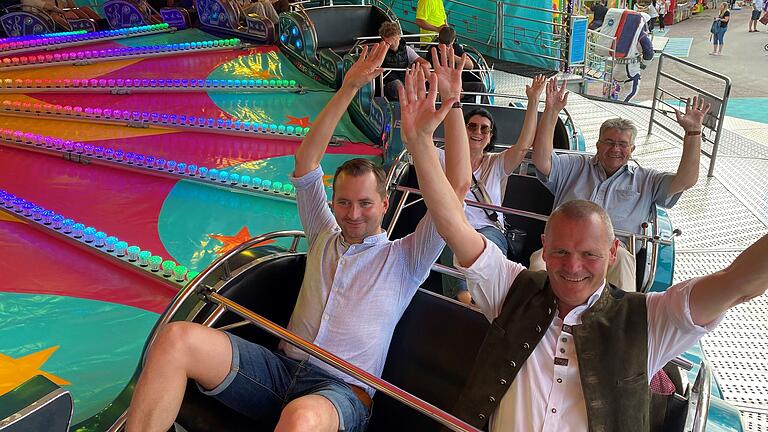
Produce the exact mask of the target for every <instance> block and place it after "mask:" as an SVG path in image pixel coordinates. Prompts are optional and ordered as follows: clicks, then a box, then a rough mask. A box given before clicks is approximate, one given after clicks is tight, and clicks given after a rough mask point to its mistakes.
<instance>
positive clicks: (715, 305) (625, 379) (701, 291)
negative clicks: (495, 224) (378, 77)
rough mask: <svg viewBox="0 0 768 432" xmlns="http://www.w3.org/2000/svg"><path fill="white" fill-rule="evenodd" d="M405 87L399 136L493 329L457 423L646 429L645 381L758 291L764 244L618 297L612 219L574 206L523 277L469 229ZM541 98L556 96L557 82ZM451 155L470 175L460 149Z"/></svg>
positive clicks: (767, 277)
mask: <svg viewBox="0 0 768 432" xmlns="http://www.w3.org/2000/svg"><path fill="white" fill-rule="evenodd" d="M407 78H411V77H410V76H408V77H407ZM409 81H410V80H409ZM421 85H423V84H421ZM553 87H554V89H553ZM405 88H406V89H407V90H408V91H407V92H406V91H404V92H403V93H401V97H400V99H401V100H400V104H401V112H402V120H401V133H402V134H403V142H405V143H406V145H407V146H408V150H409V151H410V152H411V155H412V156H413V159H414V163H415V165H416V171H417V173H418V176H419V180H420V181H419V184H420V186H421V192H422V194H423V197H424V201H425V202H426V204H427V207H428V208H429V210H430V212H431V214H432V215H433V217H434V219H435V223H436V225H437V228H438V231H439V232H440V234H441V235H442V236H443V237H444V238H445V240H446V242H447V244H448V245H449V246H450V247H451V249H453V251H454V254H455V262H456V264H457V266H458V268H459V269H460V270H461V271H462V272H464V273H465V275H466V277H467V283H468V285H469V290H470V292H471V293H472V297H473V298H474V299H475V302H476V303H477V306H478V307H479V308H480V310H481V311H482V312H483V314H485V316H486V317H487V318H488V320H489V321H491V322H492V324H491V326H490V328H489V330H488V333H487V334H486V337H485V339H484V341H483V344H482V346H481V348H480V352H479V353H478V355H477V357H476V362H475V365H474V366H473V369H472V373H471V375H470V379H469V382H468V384H467V386H466V388H465V389H464V391H463V392H462V395H461V396H460V398H459V401H458V403H457V406H456V407H455V409H454V410H453V412H454V414H455V415H457V416H458V417H460V418H462V419H464V420H465V421H467V422H469V423H471V424H473V425H474V426H476V427H479V428H482V427H485V426H486V425H487V424H488V423H489V422H490V430H491V431H502V430H504V431H507V430H520V431H583V430H590V431H647V430H650V428H651V427H650V424H649V421H650V419H649V399H650V397H649V381H650V378H651V377H652V376H653V375H654V374H656V372H658V371H659V370H660V369H661V368H662V367H663V366H664V365H665V364H666V363H667V362H668V361H669V360H671V359H673V358H674V357H675V356H677V355H678V354H680V353H682V352H683V351H685V350H686V349H688V348H689V347H690V346H691V345H693V344H694V343H695V342H696V341H697V340H698V339H699V338H700V337H701V336H702V335H703V334H705V333H706V332H707V331H710V330H712V329H713V328H714V327H715V326H716V325H717V323H718V322H719V321H720V319H721V318H722V316H723V314H724V313H725V312H726V311H727V310H728V309H729V308H730V307H732V306H735V305H737V304H739V303H742V302H744V301H748V300H749V299H752V298H754V297H756V296H759V295H761V294H763V293H764V292H765V291H766V288H768V266H766V265H765V262H764V257H765V256H768V236H764V237H763V238H761V239H760V240H758V241H757V242H756V243H755V244H753V245H752V246H750V247H749V248H748V249H746V250H745V251H744V252H743V253H742V254H741V255H739V256H738V257H737V258H736V260H735V261H734V262H733V263H732V264H731V265H730V266H729V267H728V268H726V269H724V270H721V271H719V272H717V273H714V274H711V275H708V276H704V277H700V278H695V279H692V280H688V281H685V282H682V283H679V284H677V285H675V286H673V287H671V288H669V289H668V290H667V291H666V292H663V293H650V294H641V293H628V292H622V291H621V290H618V289H616V288H615V287H613V286H610V285H607V284H606V283H605V277H606V273H607V269H608V266H609V264H611V263H612V262H613V261H614V260H615V259H616V250H617V248H618V247H619V243H618V240H616V239H615V237H614V234H613V228H612V225H611V220H610V218H609V217H608V215H607V214H606V212H605V211H604V210H603V209H602V208H601V207H600V206H599V205H597V204H595V203H594V202H591V201H585V200H576V201H570V202H567V203H564V204H563V205H561V206H560V207H558V208H557V209H556V210H555V211H554V212H553V213H552V215H551V216H550V217H549V220H548V222H547V225H546V228H545V231H544V234H543V235H542V242H543V244H544V259H545V260H546V263H547V269H548V270H547V272H544V271H541V272H531V271H528V270H526V269H525V268H524V267H523V266H522V265H520V264H518V263H515V262H511V261H509V260H507V259H506V257H505V255H504V254H503V253H502V252H501V251H500V250H499V249H498V248H497V247H496V246H495V245H494V244H493V243H491V242H486V241H485V240H484V237H483V236H482V235H480V234H479V233H477V231H475V230H474V229H473V228H472V227H471V226H470V225H469V223H468V222H467V220H466V217H465V216H464V209H463V207H462V203H461V202H460V200H459V199H457V198H456V195H455V194H454V192H453V189H452V188H451V187H450V184H449V183H448V181H447V180H446V177H445V175H444V174H443V172H442V169H441V167H440V162H439V161H438V159H437V156H436V153H435V151H434V149H433V143H432V137H431V136H426V135H425V134H423V133H420V132H419V131H418V130H417V129H416V125H417V122H418V119H416V118H414V116H413V115H412V114H411V111H412V110H415V109H414V108H413V106H417V107H418V106H420V104H423V103H424V98H425V97H424V94H423V92H418V91H417V89H418V88H420V84H419V83H418V82H416V83H415V84H414V83H412V82H406V85H405ZM547 97H548V98H551V97H563V94H562V93H558V91H557V89H556V83H552V85H550V87H549V88H548V89H547ZM690 110H692V108H690V107H689V108H688V109H687V110H686V114H688V111H690ZM453 157H457V158H459V159H458V160H452V161H450V162H451V163H452V164H457V166H459V165H460V166H463V167H465V169H464V171H465V172H466V173H465V175H466V176H467V177H469V175H470V164H469V152H468V149H465V151H464V152H457V153H455V154H454V156H453Z"/></svg>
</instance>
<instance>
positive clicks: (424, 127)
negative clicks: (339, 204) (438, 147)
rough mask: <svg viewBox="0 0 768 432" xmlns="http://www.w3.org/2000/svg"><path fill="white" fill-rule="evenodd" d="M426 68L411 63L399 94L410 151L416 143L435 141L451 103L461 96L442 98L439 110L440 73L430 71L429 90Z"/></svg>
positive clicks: (402, 125) (401, 119)
mask: <svg viewBox="0 0 768 432" xmlns="http://www.w3.org/2000/svg"><path fill="white" fill-rule="evenodd" d="M426 83H427V79H426V78H425V75H424V70H423V69H422V68H420V67H418V66H417V65H415V64H414V65H413V66H411V67H410V68H409V69H408V71H406V73H405V86H404V87H400V89H398V91H399V94H400V134H401V135H402V139H403V142H404V143H405V145H406V147H408V150H410V151H411V152H413V151H414V149H413V146H416V145H421V144H425V145H426V144H428V145H429V146H430V147H431V146H432V145H433V143H432V135H433V134H434V133H435V129H437V127H438V126H439V125H440V123H442V122H443V119H445V116H446V115H448V111H449V110H450V109H451V106H452V105H453V104H454V103H455V102H458V101H459V99H458V97H453V98H451V99H447V100H443V101H442V106H440V108H439V109H437V108H435V101H436V100H437V75H436V74H435V73H434V72H433V73H431V74H429V92H427V87H426Z"/></svg>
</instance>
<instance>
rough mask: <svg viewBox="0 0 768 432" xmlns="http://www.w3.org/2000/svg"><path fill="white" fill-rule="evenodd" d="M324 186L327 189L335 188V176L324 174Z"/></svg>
mask: <svg viewBox="0 0 768 432" xmlns="http://www.w3.org/2000/svg"><path fill="white" fill-rule="evenodd" d="M323 184H324V185H325V186H327V187H333V174H324V175H323Z"/></svg>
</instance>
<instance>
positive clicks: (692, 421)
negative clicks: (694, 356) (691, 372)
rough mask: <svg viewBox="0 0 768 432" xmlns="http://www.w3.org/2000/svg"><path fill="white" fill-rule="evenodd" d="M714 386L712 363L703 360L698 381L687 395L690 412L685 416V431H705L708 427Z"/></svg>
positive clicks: (697, 376) (697, 377)
mask: <svg viewBox="0 0 768 432" xmlns="http://www.w3.org/2000/svg"><path fill="white" fill-rule="evenodd" d="M711 386H712V365H710V364H709V362H708V361H706V360H703V361H702V362H701V367H700V369H699V373H698V374H697V375H696V381H694V383H693V387H691V388H689V390H690V392H686V393H688V394H687V395H686V396H688V397H687V399H688V413H687V414H686V418H685V426H683V431H684V432H704V431H705V430H706V429H707V417H708V415H709V401H710V399H711V397H712V395H711Z"/></svg>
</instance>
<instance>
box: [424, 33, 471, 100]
mask: <svg viewBox="0 0 768 432" xmlns="http://www.w3.org/2000/svg"><path fill="white" fill-rule="evenodd" d="M466 55H467V54H464V55H463V56H462V57H461V61H459V62H457V61H456V55H455V54H454V52H453V47H446V46H445V45H443V44H440V55H439V56H438V55H437V50H436V49H435V48H434V47H433V48H432V62H433V64H434V68H435V75H437V89H438V91H439V92H440V97H441V98H442V99H450V98H453V97H459V96H460V95H461V72H462V71H463V70H464V63H465V59H466Z"/></svg>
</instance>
